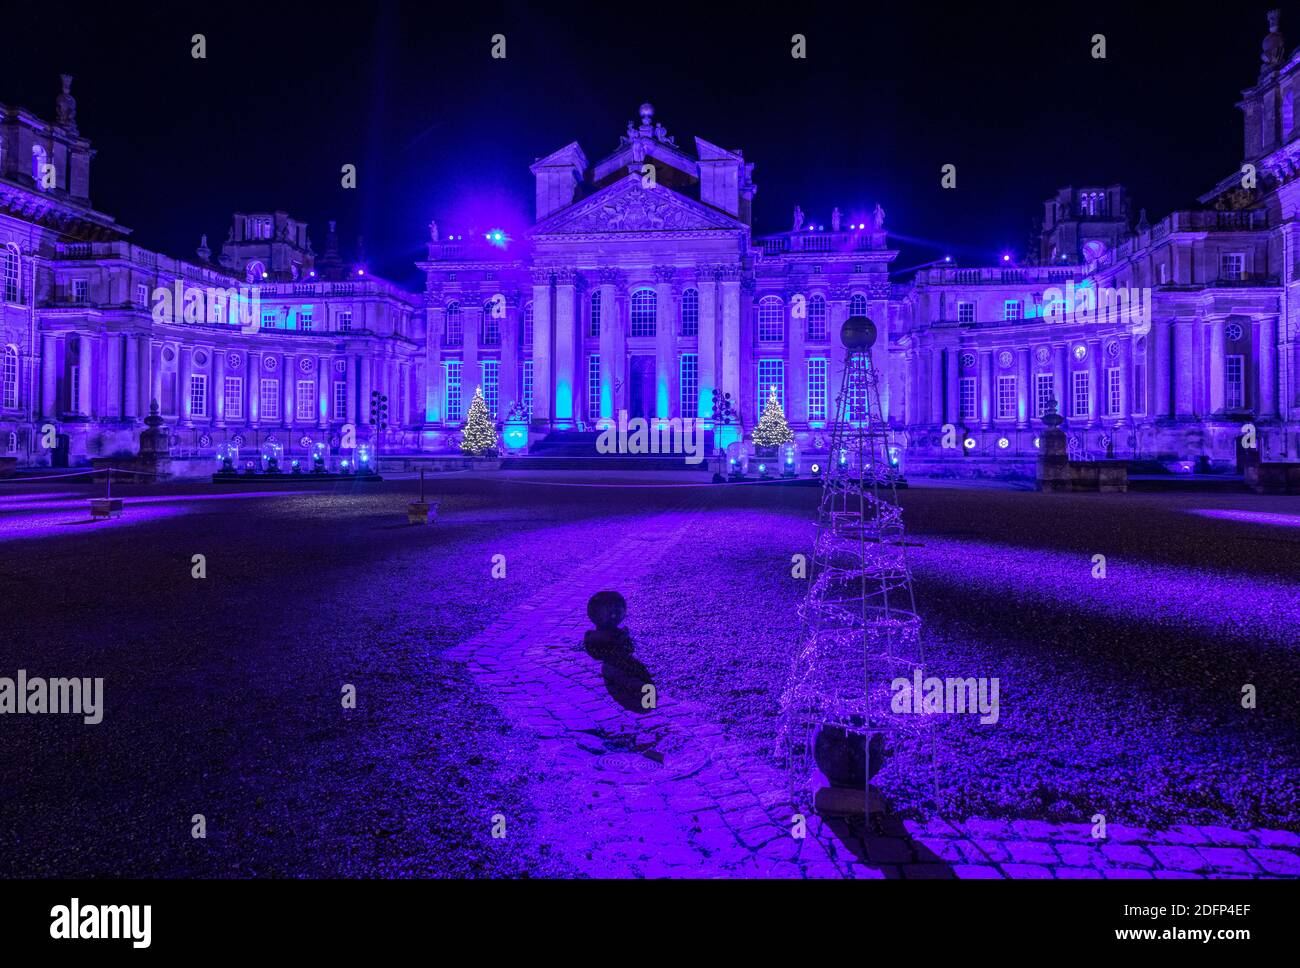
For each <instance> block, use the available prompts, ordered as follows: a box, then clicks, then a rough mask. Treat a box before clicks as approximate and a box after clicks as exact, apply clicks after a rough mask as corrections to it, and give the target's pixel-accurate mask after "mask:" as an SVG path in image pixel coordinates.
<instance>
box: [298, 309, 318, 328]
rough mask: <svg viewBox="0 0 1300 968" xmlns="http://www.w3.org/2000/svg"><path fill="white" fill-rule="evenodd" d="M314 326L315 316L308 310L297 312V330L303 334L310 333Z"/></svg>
mask: <svg viewBox="0 0 1300 968" xmlns="http://www.w3.org/2000/svg"><path fill="white" fill-rule="evenodd" d="M314 325H315V314H314V313H313V312H312V311H311V310H310V309H300V310H298V328H299V329H300V330H302V331H303V332H304V333H310V332H311V330H312V327H313V326H314Z"/></svg>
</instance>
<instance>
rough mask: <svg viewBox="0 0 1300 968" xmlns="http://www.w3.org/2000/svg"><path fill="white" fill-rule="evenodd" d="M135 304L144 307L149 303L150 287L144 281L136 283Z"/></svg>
mask: <svg viewBox="0 0 1300 968" xmlns="http://www.w3.org/2000/svg"><path fill="white" fill-rule="evenodd" d="M135 304H136V305H137V306H144V307H148V305H149V287H148V286H146V285H145V284H144V283H142V282H137V283H136V285H135Z"/></svg>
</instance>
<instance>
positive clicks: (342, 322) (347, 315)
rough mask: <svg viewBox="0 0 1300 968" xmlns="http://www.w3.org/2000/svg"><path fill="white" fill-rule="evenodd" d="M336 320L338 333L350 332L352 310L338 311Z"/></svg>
mask: <svg viewBox="0 0 1300 968" xmlns="http://www.w3.org/2000/svg"><path fill="white" fill-rule="evenodd" d="M338 320H339V332H340V333H350V332H352V311H351V310H347V311H345V312H341V313H339V316H338Z"/></svg>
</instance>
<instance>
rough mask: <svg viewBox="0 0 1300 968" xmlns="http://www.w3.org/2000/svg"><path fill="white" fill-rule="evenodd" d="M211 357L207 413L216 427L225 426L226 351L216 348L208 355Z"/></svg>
mask: <svg viewBox="0 0 1300 968" xmlns="http://www.w3.org/2000/svg"><path fill="white" fill-rule="evenodd" d="M210 355H211V357H212V401H211V406H210V407H209V408H208V413H210V414H211V415H212V422H213V423H214V424H215V425H216V426H218V427H224V426H225V425H226V351H225V349H224V348H223V347H220V346H219V347H217V348H216V349H214V350H212V351H211V353H210Z"/></svg>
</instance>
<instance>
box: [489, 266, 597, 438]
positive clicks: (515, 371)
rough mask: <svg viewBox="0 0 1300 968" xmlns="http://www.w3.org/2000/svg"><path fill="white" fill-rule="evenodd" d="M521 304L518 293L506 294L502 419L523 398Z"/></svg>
mask: <svg viewBox="0 0 1300 968" xmlns="http://www.w3.org/2000/svg"><path fill="white" fill-rule="evenodd" d="M602 298H603V297H602ZM519 304H520V300H519V294H518V293H516V292H512V293H509V294H507V295H506V315H505V318H504V319H502V320H501V366H500V368H499V369H498V371H497V372H498V380H499V381H500V382H499V386H498V390H497V392H498V393H499V394H500V397H501V403H500V408H501V417H502V419H505V416H506V414H508V413H509V412H510V408H511V407H512V406H514V405H515V404H516V403H519V402H522V399H523V398H522V395H521V394H520V392H519V361H520V359H521V358H522V356H521V354H520V352H519V339H520V337H521V336H522V333H521V332H520V330H521V325H520V320H519V311H520V305H519Z"/></svg>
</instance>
